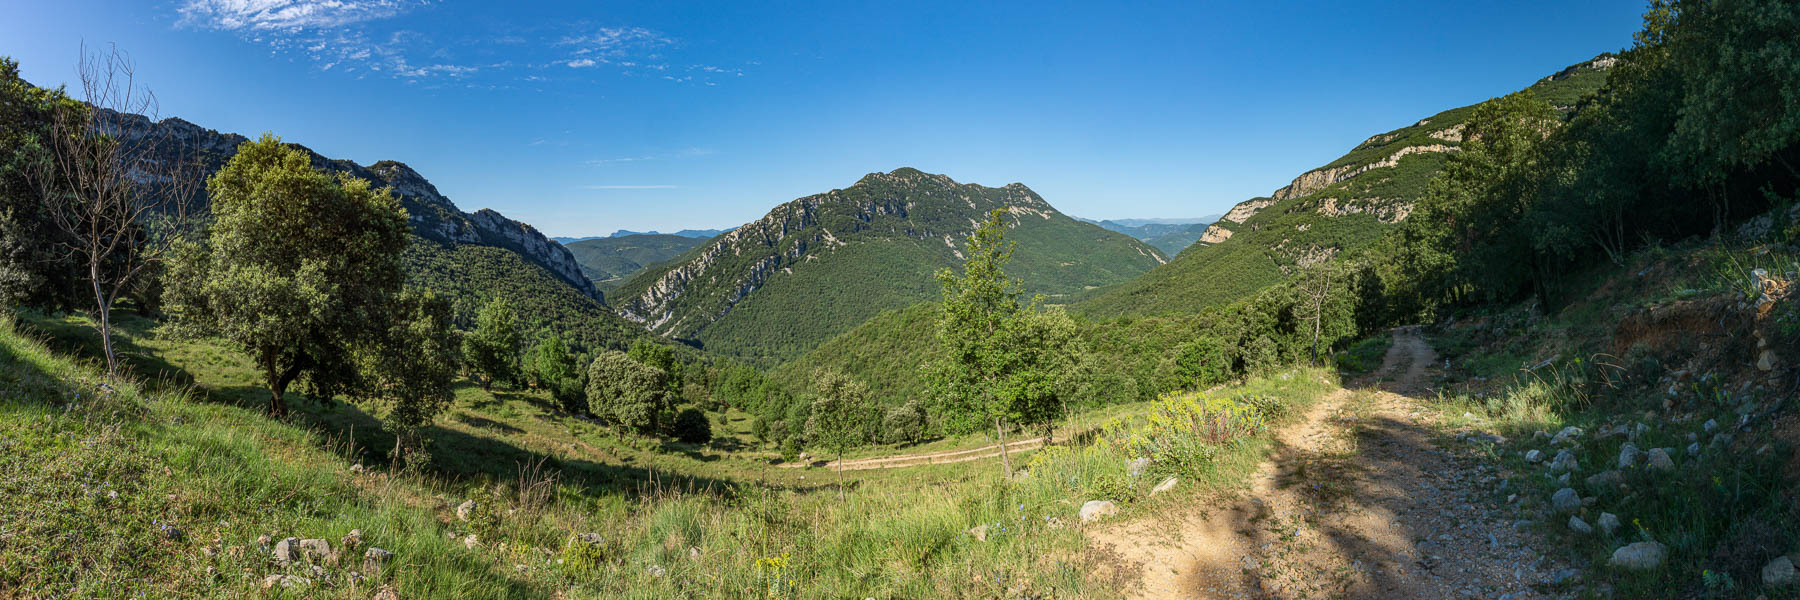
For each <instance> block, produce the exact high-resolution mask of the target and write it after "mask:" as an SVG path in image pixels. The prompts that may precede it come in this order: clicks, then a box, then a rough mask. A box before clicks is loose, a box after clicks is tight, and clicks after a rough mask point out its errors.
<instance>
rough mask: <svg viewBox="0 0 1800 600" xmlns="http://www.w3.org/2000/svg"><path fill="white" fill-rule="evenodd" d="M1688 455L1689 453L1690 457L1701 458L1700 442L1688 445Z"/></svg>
mask: <svg viewBox="0 0 1800 600" xmlns="http://www.w3.org/2000/svg"><path fill="white" fill-rule="evenodd" d="M1687 453H1688V456H1699V455H1700V442H1694V443H1692V444H1688V447H1687Z"/></svg>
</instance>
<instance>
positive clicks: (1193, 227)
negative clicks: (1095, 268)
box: [1075, 215, 1220, 256]
mask: <svg viewBox="0 0 1800 600" xmlns="http://www.w3.org/2000/svg"><path fill="white" fill-rule="evenodd" d="M1219 216H1220V215H1210V216H1205V217H1197V218H1185V219H1107V220H1102V221H1096V220H1093V219H1083V218H1081V217H1075V220H1077V221H1081V222H1083V223H1093V224H1095V225H1099V226H1101V227H1103V228H1105V229H1107V230H1108V231H1117V232H1119V233H1123V234H1125V235H1129V236H1131V237H1134V238H1137V239H1138V240H1139V241H1142V242H1144V243H1146V244H1150V245H1152V246H1156V248H1157V249H1158V250H1162V251H1163V254H1167V255H1169V256H1175V255H1177V254H1180V253H1181V251H1182V250H1185V249H1187V247H1188V246H1190V245H1193V243H1194V242H1196V241H1199V239H1200V236H1201V234H1202V233H1203V232H1205V231H1206V226H1207V224H1210V223H1212V222H1214V221H1218V220H1219Z"/></svg>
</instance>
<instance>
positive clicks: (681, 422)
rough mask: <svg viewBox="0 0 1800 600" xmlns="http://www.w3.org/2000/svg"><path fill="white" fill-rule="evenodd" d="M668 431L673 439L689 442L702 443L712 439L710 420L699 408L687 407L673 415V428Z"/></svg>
mask: <svg viewBox="0 0 1800 600" xmlns="http://www.w3.org/2000/svg"><path fill="white" fill-rule="evenodd" d="M670 433H672V434H674V436H675V439H677V440H680V441H683V442H686V443H689V444H704V443H707V442H710V441H712V437H713V433H712V422H711V421H708V420H707V419H706V413H705V412H702V411H701V410H700V409H698V408H687V409H684V410H682V411H681V413H680V414H677V415H675V428H674V431H672V432H670Z"/></svg>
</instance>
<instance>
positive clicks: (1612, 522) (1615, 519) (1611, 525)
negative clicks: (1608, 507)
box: [1600, 512, 1619, 535]
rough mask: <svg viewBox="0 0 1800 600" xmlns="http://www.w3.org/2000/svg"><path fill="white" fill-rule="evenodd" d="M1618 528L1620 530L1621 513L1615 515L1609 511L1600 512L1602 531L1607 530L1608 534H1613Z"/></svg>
mask: <svg viewBox="0 0 1800 600" xmlns="http://www.w3.org/2000/svg"><path fill="white" fill-rule="evenodd" d="M1618 530H1619V515H1615V514H1612V513H1609V512H1603V513H1600V531H1603V532H1605V533H1606V535H1612V534H1613V532H1615V531H1618Z"/></svg>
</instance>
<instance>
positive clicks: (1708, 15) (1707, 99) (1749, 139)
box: [1642, 0, 1800, 185]
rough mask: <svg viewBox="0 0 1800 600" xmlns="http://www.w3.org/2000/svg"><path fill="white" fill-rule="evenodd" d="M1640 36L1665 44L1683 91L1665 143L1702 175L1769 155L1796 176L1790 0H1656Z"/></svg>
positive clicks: (1799, 167)
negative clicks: (1643, 33) (1671, 128)
mask: <svg viewBox="0 0 1800 600" xmlns="http://www.w3.org/2000/svg"><path fill="white" fill-rule="evenodd" d="M1650 14H1651V18H1649V19H1646V33H1645V35H1644V36H1642V39H1644V40H1646V41H1650V42H1651V43H1659V42H1660V43H1661V44H1663V45H1665V46H1666V47H1667V49H1668V55H1669V58H1670V60H1671V66H1672V67H1673V68H1674V69H1675V70H1676V72H1677V74H1678V76H1679V77H1680V79H1681V82H1682V85H1681V89H1682V91H1683V97H1682V99H1681V110H1680V116H1679V118H1678V119H1677V120H1676V121H1675V131H1674V135H1673V136H1672V137H1670V139H1669V146H1668V150H1667V151H1668V153H1669V154H1670V156H1671V157H1672V158H1674V159H1675V160H1674V161H1672V162H1673V163H1674V164H1681V165H1686V166H1688V167H1689V168H1688V169H1686V170H1685V172H1686V173H1690V174H1691V175H1689V176H1688V177H1687V178H1686V179H1687V180H1689V181H1692V182H1694V183H1697V184H1700V185H1705V184H1713V183H1717V182H1719V181H1722V180H1723V179H1724V178H1726V177H1727V176H1728V175H1730V174H1732V173H1734V172H1742V171H1746V170H1754V169H1756V168H1758V167H1761V166H1763V165H1765V164H1768V163H1774V164H1775V165H1778V166H1779V168H1780V170H1781V171H1782V172H1784V173H1785V174H1786V175H1787V176H1788V177H1792V178H1800V109H1796V107H1800V34H1796V32H1800V3H1795V2H1792V1H1790V0H1659V1H1657V2H1654V3H1652V5H1651V13H1650Z"/></svg>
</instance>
